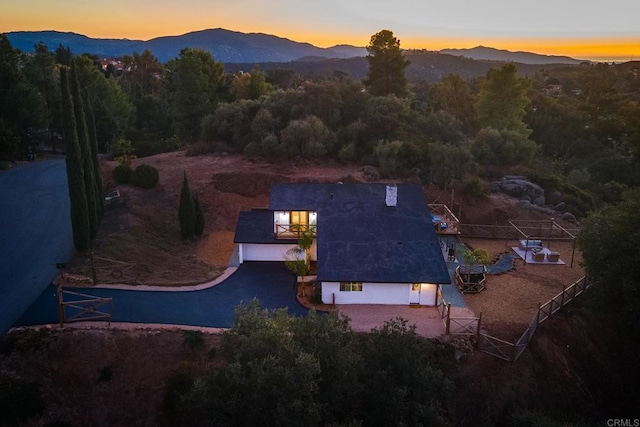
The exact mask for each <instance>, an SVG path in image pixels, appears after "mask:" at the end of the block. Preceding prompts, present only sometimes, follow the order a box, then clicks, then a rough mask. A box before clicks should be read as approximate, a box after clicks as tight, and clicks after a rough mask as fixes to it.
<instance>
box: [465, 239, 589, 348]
mask: <svg viewBox="0 0 640 427" xmlns="http://www.w3.org/2000/svg"><path fill="white" fill-rule="evenodd" d="M463 242H464V243H465V245H467V246H468V247H470V248H473V249H479V248H483V249H486V250H487V251H488V252H489V253H490V254H491V256H492V257H493V258H497V257H499V256H500V254H502V253H505V252H511V253H512V250H511V246H517V244H518V243H517V242H515V241H507V242H505V241H504V240H479V239H464V240H463ZM545 245H546V242H545ZM551 248H552V249H553V250H555V251H558V252H559V253H560V256H561V259H562V260H563V261H565V263H566V264H565V265H535V264H525V263H524V261H522V260H520V259H517V260H516V262H515V269H514V270H511V271H508V272H506V273H504V274H498V275H492V274H489V275H487V282H486V283H487V288H486V289H485V290H484V291H482V292H480V293H478V294H465V295H464V301H465V303H466V304H467V306H468V307H469V308H470V309H471V310H472V311H473V312H474V313H475V314H476V315H479V314H480V313H482V323H483V325H484V327H485V328H486V329H487V330H488V332H489V333H490V334H491V335H496V336H497V337H499V338H502V339H506V340H515V339H517V338H519V337H520V335H521V334H522V333H523V332H524V329H525V328H526V327H527V326H528V325H529V322H531V319H532V318H533V316H534V315H535V313H536V312H537V310H538V304H539V303H541V304H544V303H546V302H547V301H549V300H550V299H551V298H553V297H554V296H556V295H557V294H559V293H560V292H562V289H563V287H564V286H569V285H571V284H572V283H574V282H576V281H577V280H578V279H580V278H581V277H583V276H584V269H583V268H582V267H581V262H582V258H581V255H580V253H579V251H577V250H576V252H575V259H574V264H573V267H571V266H570V262H571V253H572V243H571V242H553V243H551Z"/></svg>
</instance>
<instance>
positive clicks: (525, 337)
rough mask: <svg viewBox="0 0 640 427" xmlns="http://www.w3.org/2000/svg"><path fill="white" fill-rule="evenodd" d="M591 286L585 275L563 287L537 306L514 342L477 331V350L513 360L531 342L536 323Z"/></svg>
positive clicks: (536, 326)
mask: <svg viewBox="0 0 640 427" xmlns="http://www.w3.org/2000/svg"><path fill="white" fill-rule="evenodd" d="M590 286H591V283H590V282H589V280H588V278H587V277H586V276H585V277H583V278H581V279H580V280H578V281H577V282H575V283H573V284H572V285H571V286H569V287H564V288H563V289H562V292H560V293H559V294H558V295H556V296H555V297H553V298H551V299H550V300H549V301H548V302H546V303H545V304H542V305H539V306H538V311H537V312H536V314H535V315H534V316H533V318H532V319H531V322H530V323H529V326H528V327H527V329H525V331H524V333H523V334H522V335H521V336H520V338H518V340H517V341H516V342H515V343H511V342H509V341H505V340H501V339H499V338H496V337H493V336H491V335H488V334H486V333H483V332H480V331H478V343H477V345H478V350H480V351H482V352H485V353H488V354H491V355H492V356H495V357H498V358H500V359H503V360H506V361H509V362H515V361H516V360H518V358H519V357H520V356H521V355H522V353H523V352H524V351H525V350H526V348H527V346H528V345H529V343H530V342H531V339H532V338H533V336H534V334H535V333H536V330H537V329H538V325H539V324H541V323H542V322H544V321H545V320H547V319H548V318H549V317H551V316H552V315H553V314H555V313H557V312H558V311H559V310H560V309H561V308H562V307H564V306H565V305H567V304H568V303H570V302H571V301H573V300H574V299H575V298H576V297H578V296H579V295H581V294H582V293H583V292H584V291H585V290H586V289H588V288H589V287H590Z"/></svg>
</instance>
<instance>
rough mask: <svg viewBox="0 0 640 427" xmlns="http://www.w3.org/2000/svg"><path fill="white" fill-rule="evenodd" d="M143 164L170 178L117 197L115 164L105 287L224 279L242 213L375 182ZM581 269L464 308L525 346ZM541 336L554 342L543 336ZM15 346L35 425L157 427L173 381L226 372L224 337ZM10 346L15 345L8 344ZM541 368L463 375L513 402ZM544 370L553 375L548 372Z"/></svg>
mask: <svg viewBox="0 0 640 427" xmlns="http://www.w3.org/2000/svg"><path fill="white" fill-rule="evenodd" d="M141 163H145V164H150V165H152V166H154V167H156V168H157V169H158V170H159V172H160V182H159V184H158V186H157V187H156V188H154V189H151V190H144V189H140V188H135V187H132V186H129V185H120V186H117V187H116V186H115V185H114V184H113V182H112V181H111V179H110V176H111V170H112V169H113V168H114V167H115V165H116V164H115V162H105V163H103V174H104V176H105V187H106V188H107V190H112V189H117V190H119V191H120V193H121V195H122V197H121V198H120V199H119V200H118V201H116V202H115V203H112V204H111V205H109V206H108V207H107V211H106V213H105V218H104V219H103V222H102V224H101V228H100V231H99V236H98V238H97V240H96V245H95V256H96V265H97V267H98V278H99V281H100V282H111V283H113V282H114V281H120V282H129V283H134V284H135V283H138V284H155V285H173V284H176V283H184V284H193V283H197V282H203V281H205V280H207V279H210V278H211V277H215V276H217V275H218V274H220V272H221V271H222V269H223V268H224V267H225V266H226V265H227V262H228V260H229V257H230V255H231V252H232V250H233V233H234V228H235V223H236V219H237V215H238V212H239V211H241V210H246V209H251V208H254V207H264V206H267V204H268V192H269V188H270V186H271V184H273V183H276V182H310V181H318V182H336V181H343V182H357V181H365V179H364V177H363V174H362V172H361V170H360V168H359V167H358V166H353V165H340V164H333V163H331V164H322V165H319V164H279V165H272V164H267V163H260V162H250V161H247V160H245V159H243V158H242V157H239V156H225V157H220V156H214V155H204V156H196V157H186V156H185V155H184V154H183V153H167V154H161V155H158V156H153V157H149V158H144V159H138V160H136V161H134V164H133V166H134V167H135V165H137V164H141ZM184 173H186V174H187V176H188V179H189V184H190V188H191V190H192V191H196V192H197V193H198V195H199V197H200V200H201V202H202V204H203V207H204V210H205V220H206V226H205V233H204V236H203V237H202V238H200V239H198V240H195V241H188V242H185V241H182V240H181V239H180V236H179V230H178V220H177V211H178V203H179V197H180V188H181V185H182V179H183V174H184ZM426 194H427V198H428V200H429V202H430V203H450V202H451V201H453V203H452V205H453V208H454V209H453V210H454V212H455V213H457V214H460V217H461V220H462V222H468V223H484V224H504V223H505V222H506V220H508V219H544V216H540V215H537V214H534V213H532V212H529V211H523V210H520V209H518V208H517V207H516V206H515V201H514V200H510V199H508V198H505V197H501V196H491V197H488V198H485V199H480V200H472V201H469V200H464V201H463V200H462V199H461V198H460V196H459V194H458V193H456V192H455V191H452V190H451V189H447V190H440V189H438V188H431V187H428V188H426ZM464 243H465V244H466V245H468V246H470V247H473V248H485V249H487V250H488V251H489V252H490V253H491V254H492V256H497V255H498V254H500V253H502V252H505V251H508V250H509V246H512V245H515V242H507V243H505V241H504V240H500V241H490V240H482V241H479V240H465V241H464ZM555 245H556V244H555V243H554V249H556V250H558V251H559V252H560V253H561V257H562V258H563V260H565V261H568V258H569V257H568V256H567V255H568V254H570V249H568V248H567V247H565V246H561V244H557V245H558V246H555ZM562 245H566V244H562ZM565 254H566V255H565ZM579 264H580V258H579V254H577V256H576V260H575V261H574V267H573V268H570V267H569V266H541V265H527V266H525V265H523V263H522V262H521V261H518V262H517V263H516V269H515V270H513V271H510V272H508V273H505V274H501V275H497V276H490V277H489V280H488V284H487V289H486V291H484V292H482V293H480V294H477V295H465V297H464V299H465V301H466V303H467V305H468V306H469V307H470V308H471V309H472V310H473V311H474V312H475V313H480V312H482V313H483V324H484V325H485V328H486V329H488V331H489V332H490V333H492V334H493V335H496V336H498V337H501V338H503V339H507V340H513V339H515V338H516V337H517V336H519V335H520V334H521V333H522V331H523V330H524V327H525V325H526V324H527V323H528V322H529V320H530V319H531V317H532V316H533V314H534V313H535V310H536V309H537V306H538V303H539V302H546V301H547V300H549V299H550V298H552V297H553V296H554V295H556V294H557V293H559V292H560V291H561V290H562V287H563V286H566V285H570V284H571V283H573V282H575V281H576V280H577V279H578V278H580V277H581V276H582V274H583V273H582V269H581V268H580V266H579ZM72 265H73V269H74V271H75V272H78V273H85V274H87V273H88V263H87V260H85V259H82V258H78V257H77V258H75V259H74V260H73V261H72ZM115 270H117V271H119V272H121V273H122V274H123V275H122V277H118V278H114V277H113V276H114V275H113V274H112V272H113V271H115ZM177 278H180V279H179V280H178V279H177ZM85 285H86V283H85ZM545 325H546V323H545ZM545 328H546V327H545ZM14 334H15V335H14ZM539 334H540V336H541V337H543V336H544V332H542V330H541V332H539ZM10 335H12V336H11V337H10V341H12V342H13V344H12V345H11V346H10V348H11V349H12V350H13V351H8V350H7V348H8V347H7V346H6V344H3V345H0V372H11V373H14V374H17V375H19V376H22V377H23V378H26V379H28V380H34V381H35V380H37V381H38V382H40V383H41V384H42V386H43V391H44V395H45V400H46V402H47V412H46V414H47V415H46V417H45V418H43V420H44V421H42V420H41V421H39V422H37V423H34V424H33V425H43V424H44V423H45V422H47V421H56V420H66V421H68V422H70V423H71V425H109V426H116V425H157V424H158V417H159V414H161V411H162V401H163V398H164V385H165V381H166V378H167V376H168V375H169V374H170V373H171V372H174V371H175V370H176V369H178V368H179V366H180V365H181V363H183V362H187V363H194V364H195V365H197V367H198V368H197V369H207V368H208V367H216V366H219V364H220V363H223V360H222V358H221V356H220V355H219V353H220V352H219V351H218V352H217V353H216V355H215V356H214V357H210V353H209V350H210V349H211V348H216V349H218V350H219V349H220V335H217V334H205V342H206V344H205V346H204V348H201V349H199V350H195V351H194V350H190V349H189V348H187V347H186V346H185V337H184V332H182V331H166V330H158V329H155V328H151V329H134V330H130V329H129V330H124V331H123V330H118V329H95V328H89V329H73V328H65V330H62V331H60V330H57V329H55V328H54V329H53V330H50V329H43V330H41V331H17V332H14V333H13V334H10ZM549 335H550V336H552V335H551V333H549ZM7 337H9V335H7V336H5V337H4V339H5V340H6V339H7ZM541 339H542V340H543V342H542V343H539V344H540V345H538V344H534V347H532V348H533V349H534V350H532V351H536V354H535V356H536V358H535V359H536V360H539V359H540V358H543V357H545V355H552V356H553V358H554V361H555V359H560V360H565V359H564V358H566V356H563V352H564V351H565V350H566V349H565V348H564V344H563V343H557V345H554V346H552V345H551V344H549V340H550V338H546V341H545V338H541ZM5 343H6V341H5ZM0 344H2V342H0ZM545 346H547V347H549V348H548V349H545V348H544V347H545ZM530 359H531V356H530V355H528V353H526V352H525V355H523V357H522V358H521V360H522V362H520V361H519V363H520V366H521V367H522V368H523V371H518V370H513V373H512V374H510V377H509V378H507V379H506V380H504V381H502V380H501V379H499V378H497V377H499V376H500V375H501V374H500V373H501V372H502V371H503V368H504V366H505V362H503V361H500V360H498V359H492V358H490V356H487V355H483V354H480V353H477V354H476V353H474V354H473V355H469V357H468V363H467V364H466V365H464V366H465V367H464V368H463V369H462V370H461V375H462V377H463V380H464V381H465V384H467V386H466V387H467V388H469V387H471V388H472V389H473V390H470V393H473V392H474V390H475V391H477V392H480V391H481V390H485V389H486V387H489V386H490V383H487V382H486V381H485V380H484V379H482V378H484V376H485V373H491V375H495V376H496V378H497V379H496V380H495V381H496V384H498V385H496V387H500V389H501V390H502V392H503V393H504V394H505V397H504V399H503V400H504V401H503V402H502V403H505V402H508V400H509V399H510V398H513V396H514V394H518V393H519V392H518V391H517V390H527V387H529V388H531V387H539V386H540V385H537V384H536V383H535V376H536V370H538V369H542V368H540V366H539V362H538V365H537V366H532V367H529V366H528V364H529V363H530V362H527V360H530ZM550 363H551V362H550ZM564 363H567V362H566V360H565V362H564ZM544 369H549V368H548V366H547V365H544ZM105 372H107V373H109V372H110V373H111V376H110V379H109V380H105V378H104V375H105ZM567 375H569V374H567ZM572 381H573V380H572ZM480 383H482V384H484V386H483V387H482V388H474V386H473V385H474V384H480ZM487 384H489V385H487ZM491 392H493V390H491ZM477 398H478V399H481V398H486V396H477ZM68 402H73V404H69V403H68ZM461 402H462V401H461ZM461 404H462V403H461ZM505 404H506V403H505ZM469 425H471V424H469Z"/></svg>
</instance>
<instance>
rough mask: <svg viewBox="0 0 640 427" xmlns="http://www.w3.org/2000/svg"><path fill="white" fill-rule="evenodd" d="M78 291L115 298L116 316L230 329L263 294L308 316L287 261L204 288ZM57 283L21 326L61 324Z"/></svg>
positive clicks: (251, 268)
mask: <svg viewBox="0 0 640 427" xmlns="http://www.w3.org/2000/svg"><path fill="white" fill-rule="evenodd" d="M77 291H78V292H82V293H86V294H89V295H94V296H99V297H111V298H113V306H114V313H113V321H115V322H130V323H159V324H179V325H192V326H203V327H217V328H228V327H231V326H233V322H234V307H236V306H237V305H239V304H241V303H243V302H244V303H248V302H250V301H251V300H252V299H254V298H257V299H258V300H259V301H260V305H261V306H262V307H264V308H268V309H276V308H284V307H286V308H287V311H288V312H289V314H292V315H299V316H304V315H305V314H306V313H307V309H306V308H304V307H303V306H301V305H300V304H299V303H298V301H297V299H296V293H295V276H294V275H293V274H292V273H291V272H290V271H289V270H288V269H287V268H286V267H285V265H284V263H283V262H246V263H244V264H242V265H240V267H239V268H238V270H237V271H236V272H235V273H233V274H232V275H231V276H229V278H227V279H226V280H224V281H223V282H221V283H219V284H218V285H215V286H213V287H211V288H208V289H203V290H199V291H184V292H175V291H136V290H117V289H104V288H86V289H77ZM57 322H58V313H57V303H56V295H55V288H54V287H53V286H49V287H48V288H47V289H46V290H45V291H44V292H43V293H42V295H40V297H39V298H38V299H37V300H36V301H35V302H34V303H33V304H32V305H31V307H29V309H28V310H27V311H26V312H25V313H24V314H23V315H22V317H20V319H18V321H17V322H16V324H15V326H27V325H39V324H48V323H57Z"/></svg>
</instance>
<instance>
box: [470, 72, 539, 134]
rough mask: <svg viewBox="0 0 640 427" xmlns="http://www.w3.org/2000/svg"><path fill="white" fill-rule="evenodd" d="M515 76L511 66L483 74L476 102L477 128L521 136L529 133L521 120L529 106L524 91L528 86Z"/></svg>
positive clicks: (527, 83)
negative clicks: (490, 128) (514, 133)
mask: <svg viewBox="0 0 640 427" xmlns="http://www.w3.org/2000/svg"><path fill="white" fill-rule="evenodd" d="M517 72H518V70H517V69H516V66H515V65H514V64H505V65H503V66H502V67H501V68H499V69H498V68H492V69H490V70H489V71H488V72H487V76H486V79H485V80H484V82H483V84H482V86H481V88H480V94H479V95H478V100H477V102H476V110H477V112H478V121H479V122H480V126H481V127H492V128H494V129H498V130H503V129H508V130H511V131H515V132H518V133H522V134H523V135H525V136H529V134H530V133H531V131H530V130H529V129H527V126H526V124H525V123H524V122H523V120H522V119H523V118H524V116H525V113H526V110H525V108H526V106H527V104H528V103H529V98H528V97H527V91H528V90H529V87H530V86H531V82H530V81H529V80H527V79H525V78H521V77H518V75H517Z"/></svg>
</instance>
